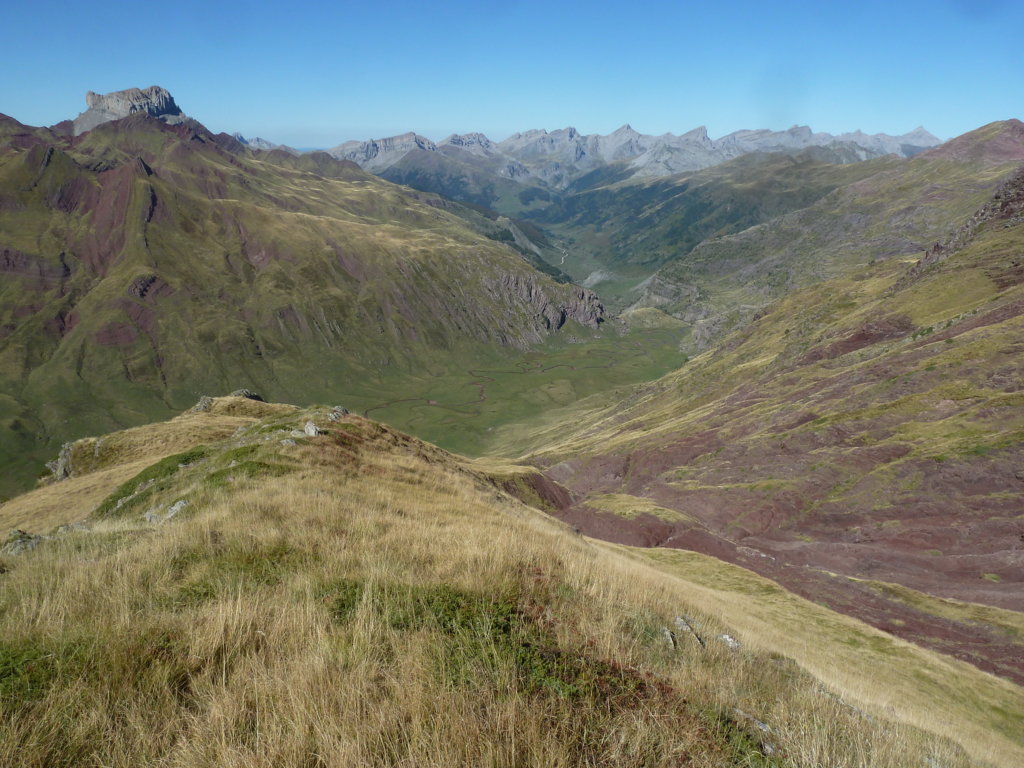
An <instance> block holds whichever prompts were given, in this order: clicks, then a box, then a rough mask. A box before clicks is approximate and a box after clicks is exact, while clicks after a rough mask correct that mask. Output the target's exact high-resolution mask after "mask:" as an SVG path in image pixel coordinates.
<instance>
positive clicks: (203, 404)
mask: <svg viewBox="0 0 1024 768" xmlns="http://www.w3.org/2000/svg"><path fill="white" fill-rule="evenodd" d="M212 407H213V398H212V397H210V396H209V395H203V396H202V397H200V398H199V402H197V403H196V404H195V405H193V406H192V407H191V408H189V409H188V412H189V413H202V412H203V411H208V410H210V409H211V408H212Z"/></svg>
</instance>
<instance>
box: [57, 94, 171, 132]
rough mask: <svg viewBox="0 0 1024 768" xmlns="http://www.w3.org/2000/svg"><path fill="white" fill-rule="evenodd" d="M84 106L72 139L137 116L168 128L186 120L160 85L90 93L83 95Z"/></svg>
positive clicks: (76, 122)
mask: <svg viewBox="0 0 1024 768" xmlns="http://www.w3.org/2000/svg"><path fill="white" fill-rule="evenodd" d="M85 103H86V104H87V105H88V107H89V108H88V109H87V110H85V112H83V113H82V114H80V115H79V116H78V117H76V118H75V121H74V126H75V127H74V132H75V136H80V135H81V134H83V133H85V132H86V131H91V130H92V129H93V128H95V127H96V126H97V125H102V124H103V123H109V122H110V121H111V120H120V119H121V118H122V117H128V115H134V114H136V113H139V112H144V113H146V114H148V115H152V116H153V117H158V118H160V119H161V120H163V121H164V122H167V123H171V124H174V123H180V122H181V121H182V120H184V119H185V113H184V112H182V111H181V107H179V106H178V105H177V104H176V103H175V102H174V97H173V96H171V94H170V93H169V92H168V91H167V90H166V89H164V88H161V87H160V86H159V85H151V86H150V87H149V88H128V89H126V90H123V91H113V92H111V93H103V94H100V93H94V92H92V91H89V92H88V93H86V94H85Z"/></svg>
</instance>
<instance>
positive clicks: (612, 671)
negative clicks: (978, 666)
mask: <svg viewBox="0 0 1024 768" xmlns="http://www.w3.org/2000/svg"><path fill="white" fill-rule="evenodd" d="M307 425H308V426H307ZM66 458H67V461H68V464H69V466H70V468H71V477H69V478H68V479H66V480H62V481H60V482H56V483H53V484H51V485H48V486H46V487H43V488H40V489H38V490H36V491H33V492H31V493H29V494H26V495H24V496H21V497H18V498H17V499H15V500H13V501H11V502H8V503H7V504H5V505H3V506H0V523H2V524H4V525H12V524H14V523H16V522H17V523H18V524H19V525H21V526H22V527H24V528H29V529H30V531H34V532H35V533H40V532H41V533H46V534H47V535H46V536H43V537H38V536H35V535H33V533H31V532H30V533H24V534H19V535H18V536H15V537H13V538H12V539H11V540H10V541H9V542H8V544H7V545H6V546H4V548H3V551H2V554H0V734H2V737H0V762H2V763H3V764H5V765H22V766H44V765H45V766H65V765H66V766H72V765H73V766H100V765H102V766H128V765H132V766H134V765H139V764H157V763H159V764H161V765H171V766H202V765H211V766H212V765H218V766H223V765H239V766H241V765H246V766H260V765H266V766H271V765H272V766H310V765H480V764H488V765H509V766H511V765H545V766H553V765H562V766H577V765H628V766H656V765H673V766H676V765H691V766H708V767H709V768H710V767H711V766H727V765H735V766H808V767H809V766H820V765H829V766H851V767H852V766H866V765H870V766H892V767H893V768H896V767H897V766H899V767H900V768H902V767H903V766H909V765H914V766H917V765H934V766H943V767H944V768H952V767H953V766H966V765H995V766H1007V767H1009V766H1014V765H1019V764H1020V761H1021V759H1022V757H1024V750H1022V747H1021V745H1020V744H1019V742H1018V741H1017V739H1018V737H1019V734H1020V728H1021V720H1022V717H1024V714H1022V713H1024V696H1022V692H1021V689H1019V688H1017V687H1016V686H1013V685H1011V684H1009V683H1006V682H1005V681H1001V680H998V679H996V678H994V677H991V676H989V675H985V674H984V673H981V672H979V671H977V670H975V669H973V668H972V667H970V666H968V665H965V664H962V663H959V662H955V661H952V660H949V659H945V658H943V657H941V656H938V655H936V654H933V653H931V652H928V651H925V650H923V649H920V648H916V647H914V646H911V645H908V644H906V643H902V642H900V641H899V640H896V639H893V638H891V637H889V636H887V635H885V634H883V633H880V632H877V631H875V630H872V629H870V628H869V627H867V626H865V625H862V624H859V623H858V622H855V621H853V620H851V619H847V618H844V617H841V616H839V615H837V614H834V613H832V612H831V611H829V610H827V609H825V608H823V607H821V606H817V605H814V604H812V603H806V602H803V601H800V600H799V599H798V598H792V597H787V596H786V595H785V594H784V593H782V592H781V591H780V590H778V589H777V588H775V587H773V586H772V585H771V584H770V583H769V582H767V581H764V580H760V579H758V577H756V576H754V575H753V574H752V573H750V572H749V571H745V570H743V569H739V568H735V567H733V566H728V565H726V564H724V563H721V562H719V561H715V560H713V559H711V558H701V557H700V556H697V555H688V556H684V553H679V552H671V551H667V550H661V551H659V552H660V554H659V553H652V554H648V553H647V552H642V551H631V550H627V549H625V548H613V547H610V546H606V545H602V544H600V543H599V542H596V541H592V540H589V539H586V538H584V537H581V536H579V535H577V534H574V533H573V532H572V531H571V530H569V529H567V528H564V527H562V526H561V525H560V524H558V523H556V522H554V521H552V520H551V519H550V518H548V517H546V516H545V515H543V514H542V513H541V512H539V511H538V510H537V509H535V508H531V507H529V506H527V505H526V504H524V503H523V502H522V501H521V500H520V499H527V500H528V501H529V500H532V501H534V502H539V500H540V498H541V497H542V496H544V495H545V494H548V493H550V492H551V489H550V487H546V486H545V484H544V481H543V480H542V478H540V477H539V476H538V475H536V474H534V473H531V472H529V471H527V470H524V469H523V468H517V467H510V466H502V465H499V464H497V463H495V462H490V463H480V462H474V463H469V462H466V461H464V460H461V459H459V458H458V457H456V456H453V455H451V454H447V453H445V452H443V451H441V450H439V449H437V448H434V447H432V446H429V445H427V444H424V443H420V442H419V441H417V440H415V439H413V438H409V437H406V436H404V435H401V434H399V433H396V432H393V431H391V430H388V429H387V428H384V427H382V426H380V425H378V424H376V423H374V422H371V421H368V420H366V419H363V418H359V417H356V416H351V415H347V414H345V413H344V412H343V411H342V410H341V409H337V408H335V409H330V408H313V409H306V410H301V409H298V408H295V407H293V406H283V405H270V404H265V403H260V402H255V401H253V400H250V399H246V398H242V397H232V398H217V399H212V400H211V399H204V400H203V401H201V402H200V403H199V404H198V405H197V407H196V408H195V409H193V410H192V411H190V412H187V413H185V414H182V415H181V416H180V417H178V418H175V419H173V420H171V421H169V422H166V423H163V424H153V425H150V426H146V427H139V428H136V429H133V430H129V431H126V432H120V433H115V434H111V435H106V436H104V437H102V438H91V439H88V440H83V441H80V442H79V443H76V444H75V445H74V446H73V447H72V449H71V450H70V451H69V453H68V455H67V457H66ZM511 492H514V493H515V495H511ZM517 496H518V497H519V498H517ZM58 525H63V526H65V527H63V528H60V529H57V530H53V529H54V527H55V526H58ZM843 638H860V639H861V640H862V641H863V643H858V644H857V645H848V644H845V643H844V642H843V640H842V639H843ZM833 648H834V652H833V650H832V649H833ZM837 659H838V660H841V661H842V663H841V664H837V663H835V661H836V660H837ZM812 672H813V673H814V674H813V675H812V674H811V673H812Z"/></svg>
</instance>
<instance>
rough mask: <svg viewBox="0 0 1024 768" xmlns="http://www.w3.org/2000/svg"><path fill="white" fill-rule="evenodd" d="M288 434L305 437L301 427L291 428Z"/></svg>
mask: <svg viewBox="0 0 1024 768" xmlns="http://www.w3.org/2000/svg"><path fill="white" fill-rule="evenodd" d="M288 434H289V435H291V436H292V437H305V436H306V433H305V432H303V431H302V430H301V429H293V430H292V431H291V432H289V433H288Z"/></svg>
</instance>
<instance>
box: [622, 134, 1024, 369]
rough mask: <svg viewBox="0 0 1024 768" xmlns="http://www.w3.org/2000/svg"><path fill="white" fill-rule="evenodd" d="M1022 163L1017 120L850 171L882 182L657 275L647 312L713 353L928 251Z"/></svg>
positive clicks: (869, 182) (725, 239) (708, 243)
mask: <svg viewBox="0 0 1024 768" xmlns="http://www.w3.org/2000/svg"><path fill="white" fill-rule="evenodd" d="M1022 160H1024V125H1022V124H1021V123H1020V122H1019V121H1013V120H1011V121H1006V122H1001V123H992V124H991V125H988V126H984V127H983V128H979V129H978V130H976V131H972V132H970V133H968V134H965V135H964V136H962V137H959V138H958V139H955V140H953V141H952V142H950V143H949V144H947V145H944V146H941V147H938V148H936V149H933V150H930V151H928V152H924V153H922V154H920V155H918V156H916V157H914V158H912V159H910V160H903V161H896V160H892V159H889V160H877V161H871V162H870V163H860V164H857V165H854V166H844V168H851V169H867V168H868V167H872V168H873V169H874V170H877V173H873V174H871V175H869V176H866V177H862V178H861V179H860V180H853V179H850V180H848V181H847V182H846V183H844V184H842V185H841V186H840V185H839V184H836V189H835V190H834V191H832V192H831V193H829V194H827V195H825V196H823V197H822V198H821V199H820V200H818V201H817V202H814V203H813V204H810V205H808V206H806V207H803V206H801V207H800V209H799V210H795V207H794V210H793V211H792V212H791V213H787V214H785V215H781V216H778V217H776V218H772V219H771V220H767V221H765V222H764V223H761V224H758V225H757V226H752V227H750V228H749V229H746V230H744V231H742V232H738V233H736V234H729V233H722V234H723V235H728V236H722V237H711V238H709V239H707V240H705V241H704V242H701V243H700V244H699V245H697V247H695V248H693V249H692V250H690V251H689V252H687V253H682V254H681V255H680V256H679V257H677V258H675V259H673V260H672V261H670V262H669V263H668V264H666V265H665V266H664V267H662V268H661V269H660V270H659V271H658V272H657V274H656V275H655V276H654V277H653V279H651V280H650V281H649V282H648V283H647V284H646V285H645V286H644V289H643V293H642V295H641V296H640V297H639V300H638V301H639V305H642V306H656V307H659V308H661V309H663V310H665V311H666V312H669V313H670V314H673V315H674V316H676V317H679V318H680V319H683V320H685V321H686V322H687V323H688V324H690V325H691V326H692V327H693V329H694V331H693V332H694V339H693V346H694V347H695V348H698V349H699V348H706V347H707V346H708V345H709V343H710V342H711V341H712V340H714V339H717V338H720V337H721V336H722V335H723V334H724V333H727V332H728V331H729V330H732V329H733V328H735V327H737V326H738V325H740V324H742V323H743V322H746V321H747V320H749V319H750V318H751V317H753V316H754V315H755V314H756V313H757V312H759V311H760V310H761V309H762V308H763V307H765V306H766V305H768V304H769V303H771V302H772V301H774V300H776V299H779V298H782V297H783V296H785V295H786V294H787V293H789V292H791V291H793V290H795V289H797V288H800V287H803V286H806V285H810V284H812V283H815V282H818V281H821V280H827V279H829V278H832V277H838V276H840V275H844V274H847V273H848V272H849V271H850V270H853V269H856V268H859V267H862V266H864V265H866V264H868V263H870V262H872V261H875V260H879V259H889V258H894V257H905V256H910V255H913V254H916V253H919V252H920V251H922V250H924V249H926V248H928V247H929V246H930V245H931V244H932V243H934V242H935V241H936V240H938V239H940V238H941V237H943V236H944V235H945V234H946V232H947V231H948V230H949V229H950V227H951V226H956V223H957V222H959V221H962V220H964V219H966V218H967V217H968V216H970V215H971V214H972V213H973V212H974V210H975V209H977V207H978V206H979V205H981V204H982V203H983V202H984V201H985V200H986V199H987V198H988V196H989V195H990V194H992V191H993V190H994V189H995V187H997V186H998V185H999V184H1000V183H1001V182H1002V181H1004V180H1005V179H1006V178H1007V177H1008V176H1009V175H1010V174H1011V173H1012V172H1013V170H1014V169H1015V168H1016V167H1017V166H1018V165H1019V164H1020V162H1021V161H1022ZM875 164H878V165H875ZM847 173H848V174H849V173H851V171H847ZM734 231H735V230H734Z"/></svg>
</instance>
